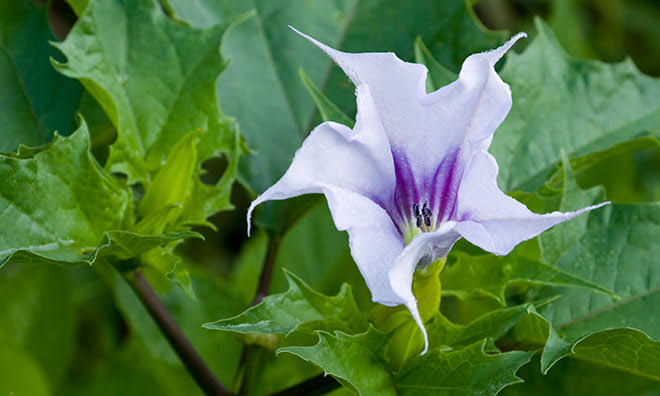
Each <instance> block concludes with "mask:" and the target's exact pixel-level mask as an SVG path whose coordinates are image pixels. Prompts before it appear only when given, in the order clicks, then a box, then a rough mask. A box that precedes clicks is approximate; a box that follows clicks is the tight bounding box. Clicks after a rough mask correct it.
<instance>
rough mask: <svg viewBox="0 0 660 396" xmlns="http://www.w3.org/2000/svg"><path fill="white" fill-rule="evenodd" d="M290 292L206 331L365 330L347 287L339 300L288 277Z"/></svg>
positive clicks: (216, 324) (338, 297)
mask: <svg viewBox="0 0 660 396" xmlns="http://www.w3.org/2000/svg"><path fill="white" fill-rule="evenodd" d="M286 278H287V280H288V281H289V290H288V291H286V292H285V293H281V294H275V295H272V296H268V297H266V298H265V299H264V300H263V301H262V302H261V303H260V304H258V305H256V306H254V307H251V308H249V309H248V310H246V311H245V312H243V313H241V314H240V315H238V316H235V317H233V318H228V319H222V320H219V321H217V322H213V323H207V324H205V325H204V327H206V328H207V329H214V330H226V331H234V332H237V333H256V334H282V335H287V334H289V333H291V332H292V331H295V330H300V329H301V328H305V329H308V330H325V331H333V330H343V331H350V332H353V333H356V332H360V331H364V330H366V318H365V317H364V315H363V314H362V313H361V312H360V310H359V309H358V307H357V305H356V304H355V300H354V299H353V294H352V293H351V288H350V286H348V285H347V284H344V285H343V286H342V288H341V290H340V292H339V294H337V295H336V296H333V297H328V296H325V295H323V294H320V293H318V292H316V291H314V290H313V289H311V288H310V287H309V286H307V285H306V284H305V283H304V282H303V281H302V280H301V279H300V278H298V277H297V276H295V275H293V274H292V273H290V272H287V273H286Z"/></svg>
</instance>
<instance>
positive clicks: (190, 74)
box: [54, 0, 239, 225]
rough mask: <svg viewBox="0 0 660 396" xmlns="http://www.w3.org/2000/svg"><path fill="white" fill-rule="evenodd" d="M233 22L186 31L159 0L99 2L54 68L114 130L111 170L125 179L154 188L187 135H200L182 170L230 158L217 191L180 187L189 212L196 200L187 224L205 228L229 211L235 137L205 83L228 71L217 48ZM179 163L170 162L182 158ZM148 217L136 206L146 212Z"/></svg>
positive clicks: (201, 186)
mask: <svg viewBox="0 0 660 396" xmlns="http://www.w3.org/2000/svg"><path fill="white" fill-rule="evenodd" d="M228 24H229V21H226V22H225V23H224V24H222V25H216V26H214V27H211V28H208V29H195V28H190V27H186V26H182V25H181V24H179V23H177V22H175V21H172V20H171V19H170V18H168V17H167V16H166V15H165V14H164V13H163V12H162V10H161V7H160V5H159V4H157V2H156V1H154V0H146V1H139V2H136V3H135V4H134V5H132V6H130V7H125V6H124V5H123V3H122V2H120V1H118V0H107V1H94V2H91V3H90V4H89V5H88V6H87V7H86V8H85V10H84V12H83V13H82V14H81V15H80V18H79V20H78V22H77V23H76V25H75V26H74V28H73V29H72V31H71V33H70V34H69V36H68V37H67V39H66V41H64V42H63V43H61V44H57V45H56V47H57V48H58V49H59V50H60V51H62V53H63V54H64V55H65V56H66V58H67V62H66V63H59V62H54V65H55V67H56V68H57V70H59V71H60V72H61V73H63V74H65V75H67V76H69V77H73V78H77V79H79V80H80V81H81V82H82V83H83V85H84V86H85V87H86V88H87V90H88V91H89V92H90V93H91V94H92V95H93V96H94V98H95V99H96V100H97V101H98V102H99V104H100V105H101V107H103V109H104V110H105V112H106V114H107V115H108V117H109V118H110V120H111V121H112V123H113V124H114V126H115V128H116V129H117V140H116V142H115V143H114V144H113V145H112V146H111V147H110V153H109V158H108V161H107V164H106V168H107V169H108V170H110V171H111V172H121V173H124V174H126V175H127V176H128V183H130V184H132V183H135V182H141V183H143V184H144V186H145V189H146V190H147V191H149V188H150V183H151V182H152V181H154V182H157V180H156V179H157V176H156V175H157V174H158V172H159V170H160V169H161V168H162V167H164V166H165V165H166V162H167V161H168V158H170V157H171V153H172V151H173V150H174V149H175V147H177V144H178V143H179V142H181V141H182V139H184V137H185V136H186V135H189V134H190V133H194V134H196V136H197V138H198V139H197V140H196V141H195V145H196V149H197V155H196V157H195V161H194V163H192V164H179V165H180V166H181V167H185V169H192V170H194V174H195V175H199V173H201V163H202V162H203V161H205V160H206V159H208V158H210V157H212V156H215V155H217V154H218V153H219V152H224V153H230V154H231V156H230V166H229V168H228V169H229V171H228V172H226V174H225V176H226V177H224V178H223V179H221V180H220V182H219V183H218V184H217V185H216V186H207V185H204V184H202V182H201V181H200V180H198V178H197V177H193V182H192V184H189V183H179V187H181V188H183V190H182V191H180V192H179V193H177V194H175V195H177V198H178V199H179V203H180V204H181V205H182V206H184V207H185V204H186V201H185V199H186V198H188V199H191V200H192V201H194V207H190V208H189V209H188V210H186V209H185V208H184V209H183V210H184V213H183V214H182V217H183V218H182V219H180V221H179V222H180V223H182V224H203V225H208V223H207V222H206V218H207V217H208V216H210V215H211V214H213V213H215V212H217V211H219V210H222V209H227V208H228V207H230V205H229V202H228V196H229V191H230V190H229V189H230V186H231V181H232V180H233V178H234V174H235V167H236V165H235V164H234V162H236V161H237V160H238V154H239V152H238V151H239V150H238V149H237V146H238V145H237V143H236V139H237V136H236V133H235V132H234V131H232V130H231V126H230V121H229V119H227V118H226V117H225V116H224V115H223V114H222V113H221V112H220V110H219V108H218V105H217V100H216V94H215V86H214V84H210V83H209V82H213V81H215V80H216V79H217V76H218V74H219V73H220V72H221V71H222V70H223V69H224V67H225V65H226V61H225V60H224V59H223V58H222V57H221V56H220V52H219V47H220V42H221V40H222V37H223V34H224V32H225V30H226V28H227V26H228ZM193 131H198V132H193ZM183 157H184V156H182V155H178V156H175V157H173V158H170V159H171V161H174V162H177V160H181V161H184V160H186V158H187V157H186V158H183ZM171 161H170V162H171ZM177 164H178V163H177ZM189 173H190V172H187V173H186V175H188V174H189ZM151 197H152V195H149V196H148V198H151ZM181 201H183V202H181ZM147 203H152V202H151V201H148V202H147ZM157 209H158V208H152V210H157ZM147 211H148V210H147V209H145V208H144V207H141V208H140V212H141V213H143V212H147ZM185 212H189V213H187V214H186V213H185Z"/></svg>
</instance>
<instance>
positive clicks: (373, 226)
mask: <svg viewBox="0 0 660 396" xmlns="http://www.w3.org/2000/svg"><path fill="white" fill-rule="evenodd" d="M322 189H323V193H324V194H325V197H326V198H327V200H328V206H329V207H330V212H331V213H332V219H333V220H334V222H335V225H336V226H337V229H338V230H345V231H348V236H349V244H350V248H351V255H352V256H353V259H354V260H355V263H356V264H357V266H358V268H359V269H360V272H361V273H362V276H363V277H364V280H365V281H366V283H367V287H368V288H369V291H370V292H371V297H372V299H373V301H374V302H377V303H381V304H384V305H389V306H393V305H399V304H402V303H403V301H402V300H401V299H400V298H399V295H398V294H397V293H396V292H395V291H394V290H393V289H392V285H391V283H390V277H389V276H388V273H389V272H390V270H391V268H392V266H393V265H394V263H395V262H396V259H397V257H398V256H399V255H400V254H401V252H402V251H403V247H404V244H403V239H402V238H401V235H400V234H399V232H398V230H397V229H396V227H395V226H394V224H393V223H392V220H391V219H390V216H389V215H388V214H387V212H386V211H385V210H384V209H383V208H381V207H380V206H379V205H376V204H375V203H374V202H373V201H370V200H369V199H368V198H366V197H364V196H362V195H360V194H357V193H354V192H351V191H348V190H345V189H342V188H339V187H336V186H330V185H327V186H322Z"/></svg>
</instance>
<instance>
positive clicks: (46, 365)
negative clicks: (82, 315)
mask: <svg viewBox="0 0 660 396" xmlns="http://www.w3.org/2000/svg"><path fill="white" fill-rule="evenodd" d="M79 275H80V272H76V271H75V270H71V269H70V268H63V267H60V266H54V265H50V266H43V265H39V264H38V263H16V265H11V266H7V267H4V268H3V269H2V270H1V271H0V301H2V304H0V339H2V343H1V344H2V346H1V347H0V349H3V350H2V351H0V360H3V362H4V363H0V365H2V364H5V363H12V361H13V364H11V366H10V367H13V369H11V370H10V372H11V373H13V374H14V375H17V374H21V373H23V369H24V370H25V375H26V377H28V376H31V375H32V374H29V375H28V371H29V370H30V368H29V367H25V368H19V365H21V364H22V363H19V362H20V361H22V360H23V359H28V360H30V361H33V364H34V366H35V367H36V368H37V369H38V371H39V372H40V374H42V375H43V377H44V378H43V379H45V380H46V381H45V382H46V385H47V387H48V388H50V389H51V390H54V389H56V388H57V387H58V386H59V385H61V384H62V383H63V382H65V381H66V376H67V374H68V369H69V367H70V365H71V364H72V363H73V361H74V358H75V347H76V340H77V334H76V333H77V322H76V320H77V317H78V315H77V310H78V306H77V300H76V296H75V293H76V290H77V289H76V286H78V285H79V283H76V282H74V279H75V277H76V276H79ZM45 327H47V329H48V330H47V331H44V328H45ZM4 348H8V349H9V350H5V349H4ZM26 364H27V363H26ZM0 372H5V370H3V369H0ZM10 377H12V378H7V377H2V374H0V394H9V392H3V390H5V389H6V388H4V387H3V386H4V385H6V384H10V383H12V382H13V380H14V379H15V378H13V377H14V376H10ZM10 380H11V381H10ZM23 381H25V383H24V385H28V383H29V380H28V379H27V378H23ZM34 381H35V382H36V383H38V382H39V378H34ZM14 384H16V382H14ZM35 385H36V384H35ZM19 389H20V388H18V387H17V388H15V389H14V392H15V394H16V395H19V394H32V393H31V392H25V393H19V392H18V390H19Z"/></svg>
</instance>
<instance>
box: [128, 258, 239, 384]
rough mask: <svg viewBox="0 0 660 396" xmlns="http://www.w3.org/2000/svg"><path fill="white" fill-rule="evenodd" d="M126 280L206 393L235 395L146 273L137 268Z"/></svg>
mask: <svg viewBox="0 0 660 396" xmlns="http://www.w3.org/2000/svg"><path fill="white" fill-rule="evenodd" d="M124 278H125V279H126V280H127V281H128V283H129V284H130V285H131V287H132V288H133V291H135V294H136V295H137V296H138V298H139V299H140V301H142V304H143V305H144V306H145V308H147V311H149V314H150V315H151V317H152V318H153V320H154V321H155V322H156V324H158V327H159V328H160V330H161V331H162V332H163V334H164V335H165V338H167V341H168V342H169V344H170V346H171V347H172V349H174V351H175V352H176V354H177V355H178V356H179V359H181V362H182V363H183V365H184V366H185V367H186V369H187V370H188V372H189V373H190V375H191V376H192V377H193V378H194V379H195V382H197V385H199V387H200V388H202V390H203V391H204V393H205V394H207V395H213V396H216V395H221V396H229V395H231V393H230V392H228V391H227V390H226V389H225V388H224V387H223V386H222V384H221V383H220V381H218V379H217V378H216V376H215V375H214V374H213V372H212V371H211V369H209V367H208V366H207V365H206V363H205V362H204V360H202V358H201V357H200V356H199V354H198V353H197V351H195V348H194V347H193V346H192V344H191V343H190V341H188V339H187V338H186V336H185V335H184V334H183V332H182V331H181V329H180V328H179V326H178V325H177V324H176V322H175V321H174V318H172V315H170V313H169V312H168V311H167V308H166V307H165V305H163V303H162V302H161V301H160V300H159V299H158V296H157V295H156V293H155V292H154V290H153V289H152V288H151V285H149V282H147V280H146V279H145V277H144V275H143V274H142V271H140V270H139V269H137V270H135V271H133V272H132V274H126V275H125V276H124Z"/></svg>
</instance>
